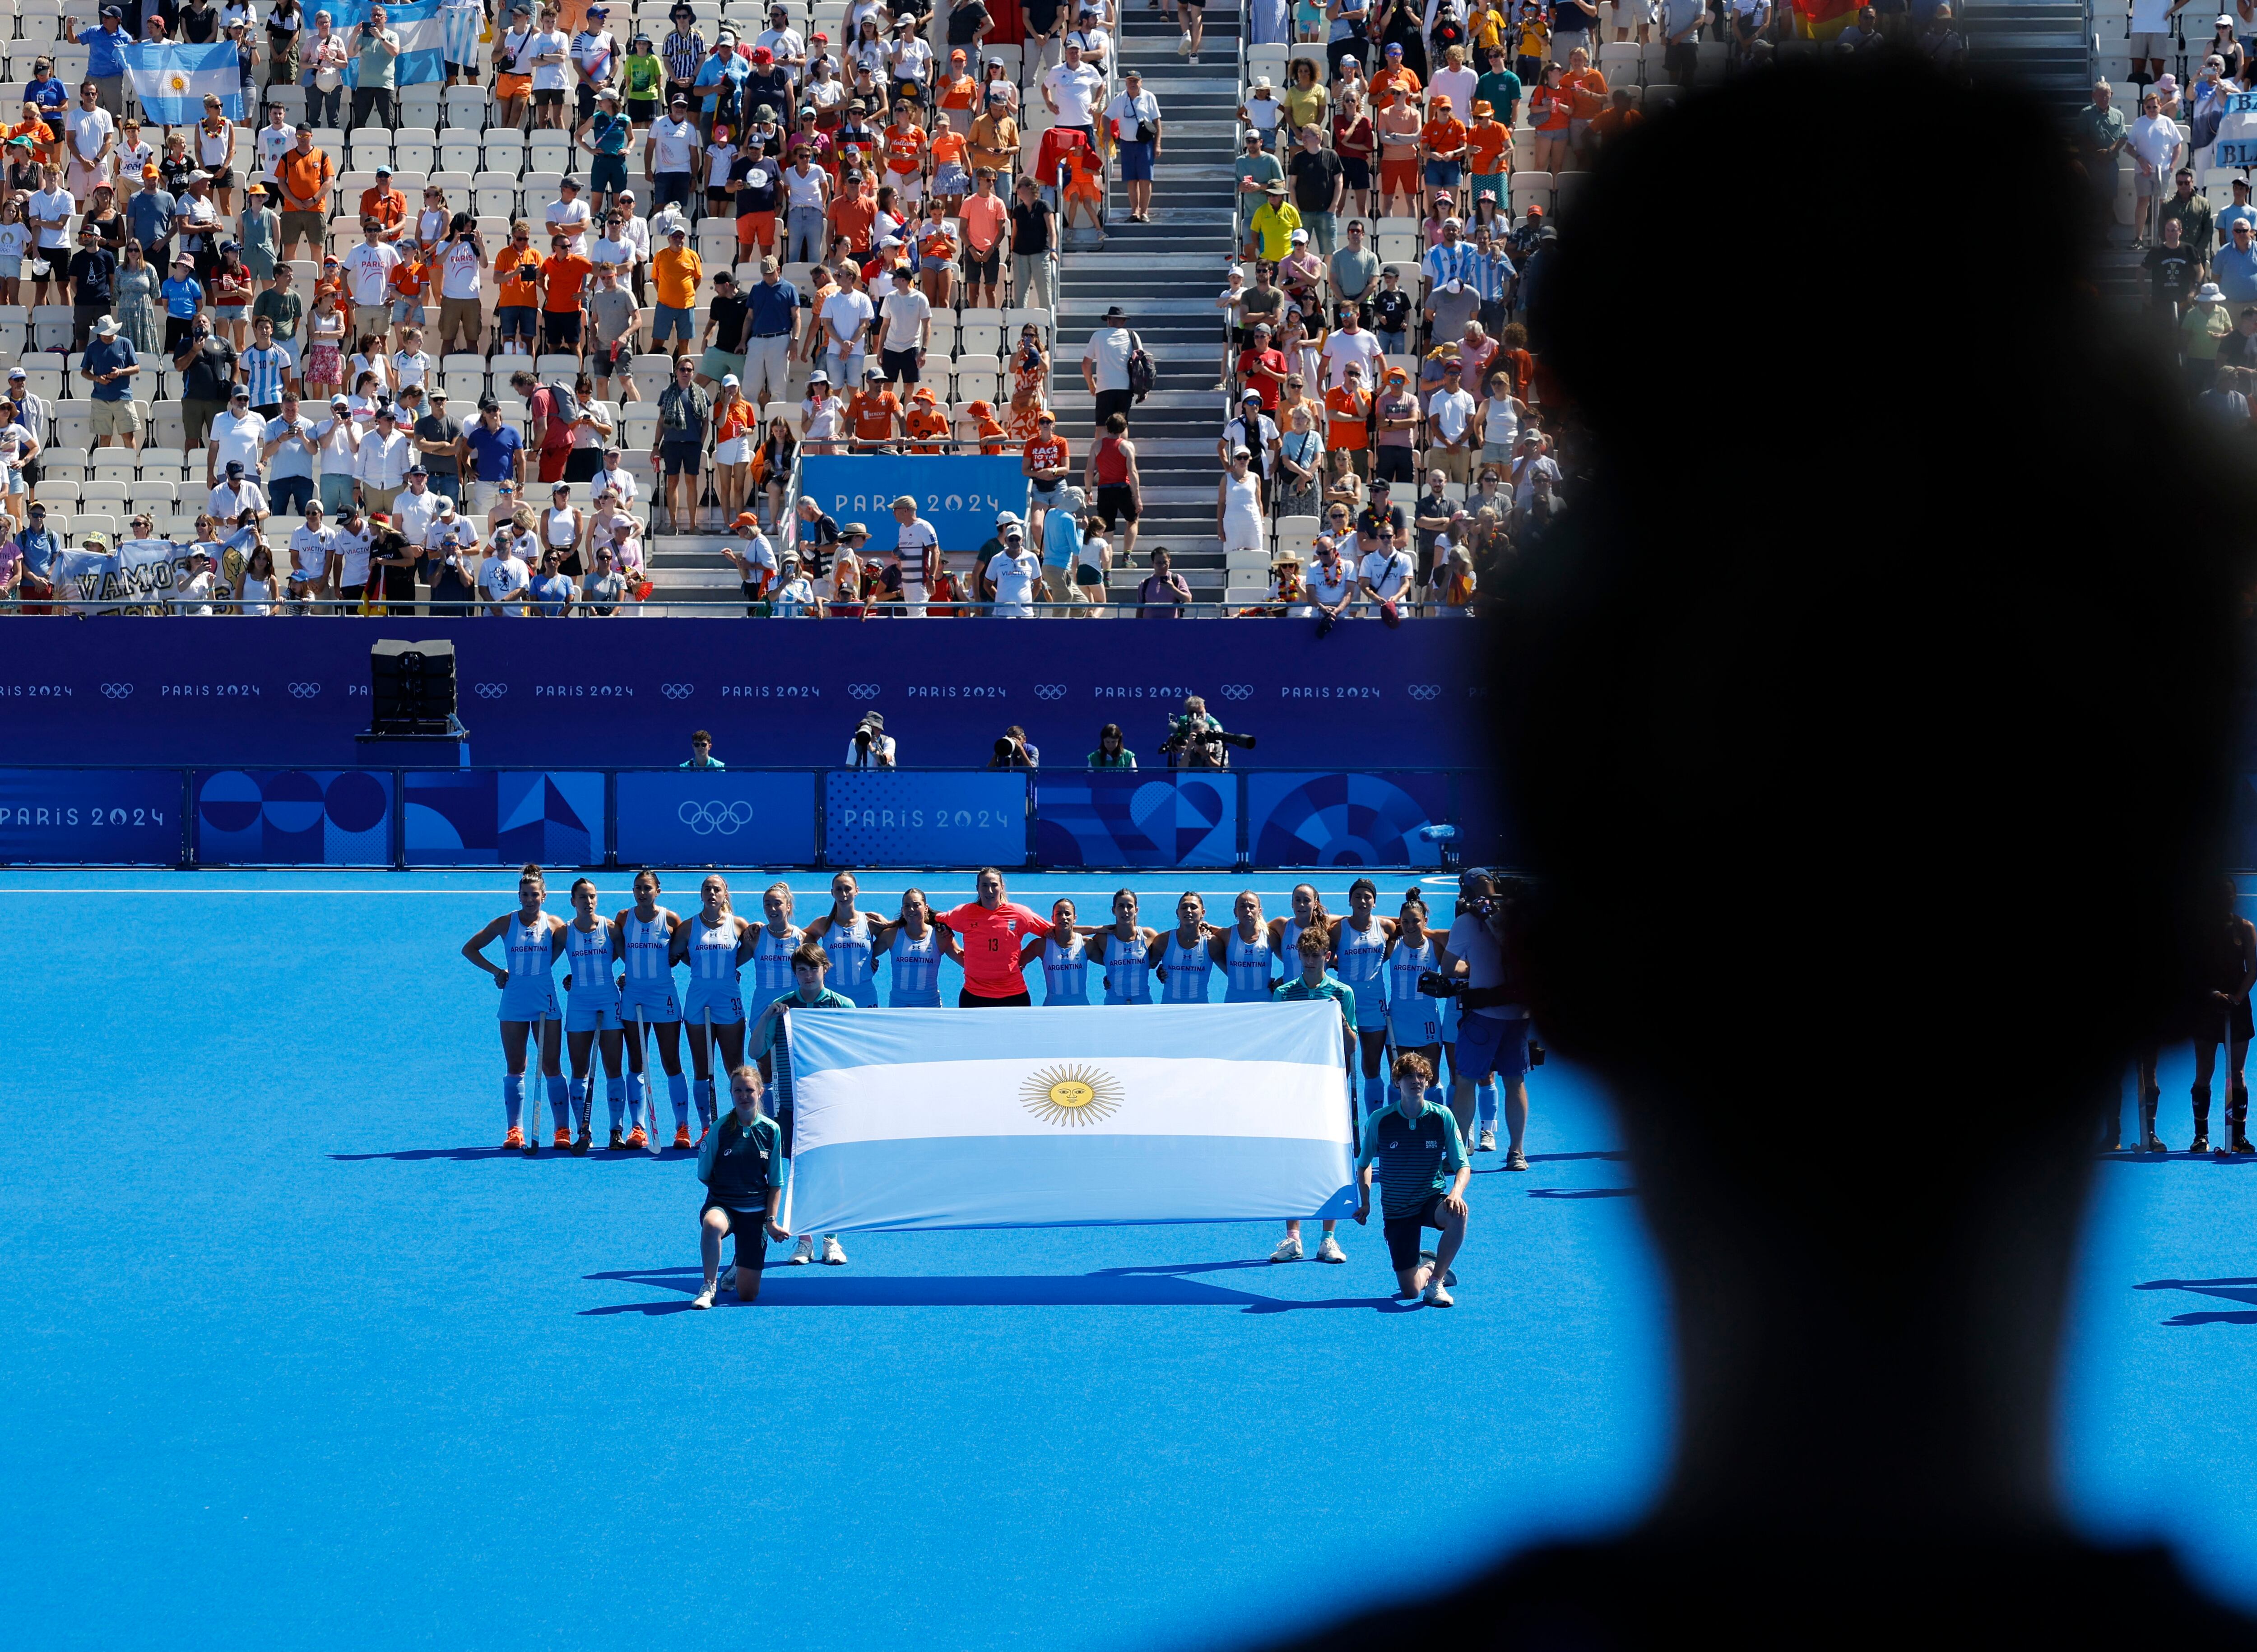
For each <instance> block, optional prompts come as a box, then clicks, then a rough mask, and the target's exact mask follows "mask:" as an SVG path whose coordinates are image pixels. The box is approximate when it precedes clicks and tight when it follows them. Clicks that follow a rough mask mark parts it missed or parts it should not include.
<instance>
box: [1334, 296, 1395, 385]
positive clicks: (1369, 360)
mask: <svg viewBox="0 0 2257 1652" xmlns="http://www.w3.org/2000/svg"><path fill="white" fill-rule="evenodd" d="M1383 354H1384V352H1383V351H1382V350H1381V349H1380V348H1379V335H1377V334H1376V333H1373V332H1371V331H1369V330H1368V329H1367V328H1365V327H1364V326H1363V324H1362V321H1361V320H1360V319H1359V318H1358V316H1357V314H1356V307H1355V305H1353V304H1343V305H1341V307H1340V325H1339V326H1338V327H1336V328H1334V329H1333V330H1332V332H1331V333H1330V334H1329V335H1327V337H1326V339H1325V350H1324V356H1325V388H1326V389H1327V390H1338V389H1339V388H1340V387H1341V385H1345V384H1347V383H1348V369H1349V367H1351V366H1355V367H1357V368H1360V369H1361V370H1362V375H1363V382H1364V383H1365V384H1367V385H1376V384H1377V383H1378V382H1379V364H1380V360H1381V357H1383Z"/></svg>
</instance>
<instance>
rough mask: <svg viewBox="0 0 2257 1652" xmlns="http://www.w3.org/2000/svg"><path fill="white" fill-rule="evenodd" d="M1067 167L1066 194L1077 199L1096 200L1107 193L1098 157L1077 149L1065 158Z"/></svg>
mask: <svg viewBox="0 0 2257 1652" xmlns="http://www.w3.org/2000/svg"><path fill="white" fill-rule="evenodd" d="M1065 166H1066V173H1067V174H1068V175H1067V178H1066V180H1065V192H1066V194H1069V195H1073V196H1075V197H1077V198H1079V197H1087V198H1089V199H1091V200H1094V199H1096V198H1097V197H1099V196H1100V195H1102V194H1104V193H1105V186H1104V183H1103V181H1102V169H1101V168H1100V166H1098V164H1097V157H1096V156H1094V155H1093V154H1091V153H1090V152H1088V151H1087V150H1086V149H1077V150H1073V151H1072V152H1069V153H1068V154H1067V156H1066V158H1065Z"/></svg>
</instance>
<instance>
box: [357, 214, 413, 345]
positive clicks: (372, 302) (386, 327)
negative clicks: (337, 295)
mask: <svg viewBox="0 0 2257 1652" xmlns="http://www.w3.org/2000/svg"><path fill="white" fill-rule="evenodd" d="M360 234H361V244H360V245H358V246H357V247H355V248H353V249H352V251H350V252H348V253H346V254H345V257H344V268H345V279H346V281H347V282H348V283H349V284H350V286H351V288H352V302H353V336H354V337H356V338H361V337H364V336H366V335H369V334H371V333H372V334H374V335H376V336H377V337H379V338H382V337H383V336H384V335H385V334H386V333H387V332H388V331H390V330H391V321H392V304H391V293H390V292H389V290H388V285H387V284H388V283H389V282H390V281H391V279H392V272H393V269H394V268H395V267H396V266H397V265H399V263H400V249H399V248H397V247H395V246H393V244H391V243H390V242H388V241H386V240H384V239H383V238H382V237H383V235H384V226H383V224H381V223H379V222H378V221H377V220H375V219H374V218H363V219H362V220H361V221H360Z"/></svg>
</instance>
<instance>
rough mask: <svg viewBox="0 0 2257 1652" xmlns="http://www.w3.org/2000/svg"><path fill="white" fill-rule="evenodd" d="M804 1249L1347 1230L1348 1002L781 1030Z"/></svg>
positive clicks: (813, 1017) (905, 1016)
mask: <svg viewBox="0 0 2257 1652" xmlns="http://www.w3.org/2000/svg"><path fill="white" fill-rule="evenodd" d="M784 1038H785V1043H786V1048H787V1051H788V1056H789V1062H790V1064H791V1073H792V1090H793V1093H794V1098H795V1100H794V1113H795V1118H794V1130H793V1144H792V1160H791V1178H790V1181H789V1184H788V1187H787V1190H786V1197H785V1200H784V1204H783V1209H782V1218H783V1221H784V1225H786V1226H788V1227H789V1229H790V1230H791V1231H792V1232H796V1233H832V1232H853V1231H856V1230H862V1231H869V1230H873V1229H887V1228H894V1229H900V1228H947V1227H1079V1226H1088V1225H1109V1224H1117V1223H1142V1222H1236V1221H1274V1220H1280V1219H1283V1218H1289V1217H1295V1218H1308V1217H1332V1218H1337V1217H1343V1216H1353V1215H1355V1188H1354V1186H1353V1185H1352V1184H1353V1182H1354V1165H1355V1135H1354V1120H1353V1116H1352V1113H1351V1111H1350V1102H1349V1097H1348V1086H1347V1084H1346V1082H1345V1079H1344V1077H1343V1071H1344V1070H1343V1068H1342V1066H1341V1014H1340V1009H1339V1006H1336V1005H1334V1004H1333V1003H1331V1002H1329V1001H1326V1000H1310V1001H1305V1002H1298V1003H1288V1004H1229V1005H1223V1004H1180V1005H1153V1006H1130V1005H1121V1006H1106V1007H1091V1008H1080V1007H1072V1008H1058V1009H1047V1008H1045V1009H993V1010H817V1011H810V1012H806V1013H797V1014H793V1015H790V1016H789V1017H788V1018H787V1020H786V1025H785V1029H784Z"/></svg>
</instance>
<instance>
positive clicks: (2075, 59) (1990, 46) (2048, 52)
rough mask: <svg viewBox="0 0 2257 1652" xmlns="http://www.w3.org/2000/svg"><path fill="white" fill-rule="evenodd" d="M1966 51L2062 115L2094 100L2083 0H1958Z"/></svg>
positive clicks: (1980, 66) (1982, 67)
mask: <svg viewBox="0 0 2257 1652" xmlns="http://www.w3.org/2000/svg"><path fill="white" fill-rule="evenodd" d="M1956 10H1957V12H1958V16H1959V22H1960V27H1961V28H1962V29H1963V31H1964V32H1966V35H1967V51H1968V55H1969V56H1970V58H1972V59H1973V60H1974V62H1975V65H1976V67H1978V69H1979V70H1981V71H1983V72H1984V73H1986V74H1999V75H2011V76H2012V77H2013V78H2014V79H2016V80H2018V81H2021V82H2022V83H2023V84H2024V85H2026V86H2027V87H2029V88H2031V89H2032V90H2034V92H2036V93H2037V94H2038V95H2040V96H2041V97H2042V98H2044V99H2045V101H2046V102H2047V103H2048V105H2050V106H2051V107H2052V108H2053V109H2054V110H2055V113H2057V114H2059V115H2060V116H2062V117H2063V118H2064V119H2066V118H2067V117H2068V116H2071V115H2074V114H2076V113H2077V110H2079V109H2083V108H2084V106H2085V105H2086V104H2087V103H2089V102H2091V101H2092V60H2091V57H2092V54H2091V45H2090V39H2091V31H2092V25H2091V20H2090V18H2089V14H2088V13H2087V11H2086V10H2085V5H2084V0H1962V4H1961V5H1960V7H1958V8H1956Z"/></svg>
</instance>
